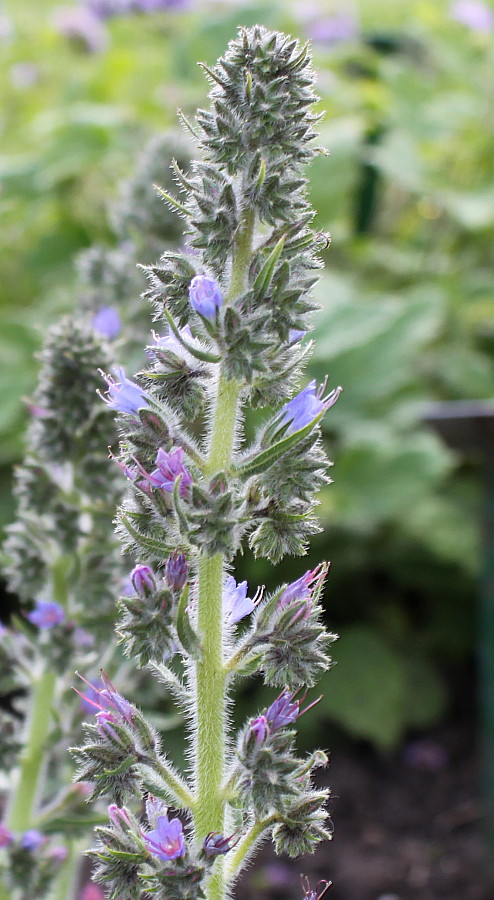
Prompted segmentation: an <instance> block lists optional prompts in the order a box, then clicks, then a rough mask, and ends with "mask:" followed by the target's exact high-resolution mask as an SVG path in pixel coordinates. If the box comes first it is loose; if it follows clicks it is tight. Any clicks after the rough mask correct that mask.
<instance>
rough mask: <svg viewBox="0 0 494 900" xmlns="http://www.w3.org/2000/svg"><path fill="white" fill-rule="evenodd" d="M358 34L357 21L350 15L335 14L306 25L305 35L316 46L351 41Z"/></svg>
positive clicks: (343, 13)
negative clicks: (316, 44)
mask: <svg viewBox="0 0 494 900" xmlns="http://www.w3.org/2000/svg"><path fill="white" fill-rule="evenodd" d="M357 33H358V27H357V21H356V19H355V17H354V16H352V15H351V14H350V13H346V12H341V13H335V15H333V16H324V17H322V16H321V17H320V18H317V19H314V20H313V21H312V22H310V23H309V24H308V27H307V34H308V36H309V37H310V38H312V40H313V41H314V42H315V43H318V44H329V45H331V44H341V43H343V42H344V41H351V40H353V38H354V37H356V35H357Z"/></svg>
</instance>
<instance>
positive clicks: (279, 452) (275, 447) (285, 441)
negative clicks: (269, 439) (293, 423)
mask: <svg viewBox="0 0 494 900" xmlns="http://www.w3.org/2000/svg"><path fill="white" fill-rule="evenodd" d="M324 413H325V410H323V411H322V412H320V413H319V415H317V416H316V417H315V418H314V419H312V422H309V424H308V425H304V427H303V428H299V429H298V431H294V432H292V434H289V435H287V436H286V437H284V438H282V439H281V441H277V442H276V444H272V445H271V447H268V448H267V449H266V450H262V451H261V453H257V454H256V455H255V456H252V457H251V459H249V460H247V462H245V463H243V464H242V465H240V466H234V469H233V471H234V473H235V475H238V476H239V478H250V477H251V475H258V474H259V472H265V471H266V469H269V468H270V466H272V465H274V463H275V462H276V461H277V460H278V459H279V458H280V456H283V455H284V454H285V453H286V452H287V451H288V450H290V449H291V447H294V446H295V444H298V443H299V441H303V439H304V438H305V437H307V435H308V434H310V432H311V431H312V430H313V429H314V427H315V426H316V425H317V423H318V422H319V420H320V419H322V417H323V415H324Z"/></svg>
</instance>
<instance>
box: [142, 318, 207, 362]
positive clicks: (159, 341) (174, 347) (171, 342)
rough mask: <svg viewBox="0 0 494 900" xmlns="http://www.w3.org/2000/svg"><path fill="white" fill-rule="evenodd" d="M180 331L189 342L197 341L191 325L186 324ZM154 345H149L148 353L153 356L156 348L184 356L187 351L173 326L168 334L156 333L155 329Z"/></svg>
mask: <svg viewBox="0 0 494 900" xmlns="http://www.w3.org/2000/svg"><path fill="white" fill-rule="evenodd" d="M178 333H179V334H180V336H181V337H182V338H183V339H184V340H185V341H187V343H189V344H193V343H194V341H195V338H194V335H193V334H192V332H191V330H190V325H185V326H184V327H183V328H179V329H178ZM152 334H153V338H154V345H153V346H151V347H148V349H147V351H146V353H147V355H148V356H151V357H152V356H153V355H154V353H155V352H156V350H165V351H167V352H168V353H175V355H176V356H182V357H183V355H184V353H186V352H187V351H186V349H185V347H184V346H183V344H181V343H180V341H179V339H178V337H177V336H176V335H175V334H174V333H173V331H172V330H171V328H169V329H168V334H164V335H161V334H156V332H155V331H153V333H152Z"/></svg>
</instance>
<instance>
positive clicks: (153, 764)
mask: <svg viewBox="0 0 494 900" xmlns="http://www.w3.org/2000/svg"><path fill="white" fill-rule="evenodd" d="M143 765H145V763H144V764H143ZM149 768H150V769H151V771H152V772H157V773H158V774H159V775H160V776H161V778H162V779H163V782H164V784H165V785H166V789H167V793H168V794H169V795H171V796H172V797H173V800H174V801H175V802H177V803H178V804H179V805H180V806H182V807H184V809H192V807H193V806H194V802H195V801H194V796H193V794H191V792H190V791H189V789H188V787H187V785H186V784H185V782H184V781H182V779H181V778H180V776H179V775H176V774H175V772H172V770H171V769H169V768H168V766H167V765H166V764H165V763H164V762H163V761H161V760H158V759H151V760H150V761H149ZM150 790H151V788H150Z"/></svg>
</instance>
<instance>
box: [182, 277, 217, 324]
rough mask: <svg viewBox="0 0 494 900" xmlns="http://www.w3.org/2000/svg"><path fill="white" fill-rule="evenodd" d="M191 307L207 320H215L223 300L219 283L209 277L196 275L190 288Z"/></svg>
mask: <svg viewBox="0 0 494 900" xmlns="http://www.w3.org/2000/svg"><path fill="white" fill-rule="evenodd" d="M189 300H190V305H191V306H192V308H193V309H195V311H196V312H197V313H199V315H200V316H204V318H205V319H214V317H215V315H216V310H217V309H219V308H220V306H221V304H222V302H223V298H222V296H221V291H220V288H219V285H218V282H217V281H215V280H214V278H208V277H207V275H195V277H194V278H193V279H192V281H191V282H190V286H189Z"/></svg>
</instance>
